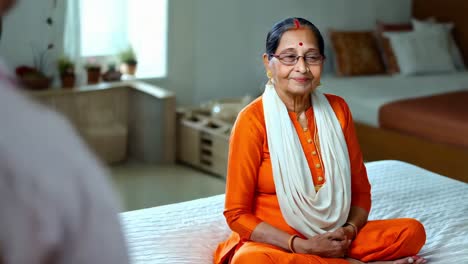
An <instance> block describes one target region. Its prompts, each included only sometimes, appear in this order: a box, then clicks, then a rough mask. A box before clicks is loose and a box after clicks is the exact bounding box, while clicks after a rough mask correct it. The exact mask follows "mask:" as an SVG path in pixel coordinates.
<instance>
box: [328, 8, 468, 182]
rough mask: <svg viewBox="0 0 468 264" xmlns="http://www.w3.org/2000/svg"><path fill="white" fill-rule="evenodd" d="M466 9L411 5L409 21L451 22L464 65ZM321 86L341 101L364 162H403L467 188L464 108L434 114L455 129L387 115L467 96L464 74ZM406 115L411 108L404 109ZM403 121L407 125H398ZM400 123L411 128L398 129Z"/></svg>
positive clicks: (335, 81) (467, 110)
mask: <svg viewBox="0 0 468 264" xmlns="http://www.w3.org/2000/svg"><path fill="white" fill-rule="evenodd" d="M467 8H468V2H467V1H464V0H450V1H438V0H413V10H412V16H413V17H415V18H417V19H421V20H422V19H428V18H433V19H436V20H437V21H438V22H453V23H454V25H455V30H454V31H453V36H454V39H455V42H456V43H457V44H458V47H459V48H460V51H461V55H462V57H463V60H464V61H465V62H468V20H467V16H466V15H465V12H463V11H462V10H467ZM465 64H466V63H465ZM322 80H323V81H322V83H323V88H322V89H323V91H324V92H327V93H332V94H337V95H339V96H342V97H343V98H344V99H345V100H346V101H347V102H348V104H349V106H350V108H351V112H352V114H353V118H354V120H355V126H356V131H357V135H358V139H359V142H360V145H361V148H362V152H363V156H364V159H365V160H367V161H375V160H383V159H398V160H404V161H406V162H409V163H412V164H415V165H418V166H421V167H423V168H425V169H428V170H431V171H434V172H437V173H440V174H443V175H446V176H448V177H452V178H454V179H457V180H461V181H464V182H468V162H466V161H467V160H468V148H467V147H466V145H467V144H468V143H467V142H468V140H467V139H466V137H465V136H464V134H466V133H465V132H463V131H461V128H464V127H468V102H463V101H461V100H458V101H459V104H458V106H457V107H459V108H460V109H461V110H462V111H461V112H460V111H458V110H457V111H456V112H455V110H454V108H453V107H452V106H453V105H449V106H448V107H450V108H452V109H448V108H441V107H440V106H439V108H440V110H441V111H439V112H438V113H436V114H438V115H439V114H440V115H441V116H443V115H445V116H444V117H443V118H441V119H440V120H441V121H440V122H441V123H443V122H446V121H447V120H451V121H454V120H455V119H456V120H455V121H457V122H458V123H456V122H452V123H451V124H450V125H445V124H441V123H440V124H437V126H434V125H431V124H428V123H427V122H426V121H427V120H429V119H432V122H434V116H432V117H430V118H427V119H426V120H423V122H419V121H421V120H420V118H419V117H417V116H416V117H414V116H413V117H411V118H408V115H407V114H404V113H403V112H402V109H399V110H398V111H394V112H393V113H392V112H391V111H389V108H388V107H389V105H392V106H393V107H395V108H393V109H398V108H399V107H400V106H402V105H403V106H405V104H399V105H396V103H399V102H403V101H406V102H405V103H408V102H409V101H411V103H413V101H414V100H419V99H421V98H425V97H427V98H429V99H430V100H426V101H424V102H429V101H431V100H432V99H434V100H432V101H437V102H438V103H440V102H442V101H443V100H444V99H443V97H444V96H445V95H448V94H456V93H459V94H466V93H467V92H468V71H466V70H465V71H459V72H453V73H444V74H430V75H413V76H401V75H373V76H361V77H333V76H328V77H327V76H324V77H323V78H322ZM435 97H438V98H435ZM406 105H408V104H406ZM416 105H419V107H420V108H419V110H418V111H419V112H420V113H423V112H424V110H422V109H424V107H426V109H428V108H430V106H428V105H427V104H426V105H424V103H423V102H422V101H420V102H418V103H416ZM382 107H387V111H386V115H385V116H383V115H382ZM408 109H414V108H412V107H408ZM431 110H433V109H431ZM410 111H411V110H410ZM450 112H451V113H455V114H456V116H457V117H454V116H453V115H450ZM412 113H413V112H412ZM389 116H390V117H392V119H393V122H394V123H393V124H390V123H389V122H386V121H385V120H384V121H382V120H383V118H387V117H389ZM426 117H427V113H426ZM404 118H407V120H403V119H404ZM411 120H414V122H412V121H411ZM416 122H419V123H416ZM403 123H407V124H410V125H413V126H414V127H410V126H403ZM454 123H455V124H454ZM415 124H416V125H415ZM432 124H433V123H432ZM454 127H455V129H456V130H458V131H456V130H455V129H454ZM429 130H431V131H429ZM447 131H449V132H448V133H447ZM453 131H456V133H453ZM436 136H439V137H436ZM457 138H458V139H457Z"/></svg>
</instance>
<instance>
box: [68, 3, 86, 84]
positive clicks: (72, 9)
mask: <svg viewBox="0 0 468 264" xmlns="http://www.w3.org/2000/svg"><path fill="white" fill-rule="evenodd" d="M80 14H81V12H80V1H76V0H68V1H66V3H65V32H64V35H63V37H64V39H63V50H64V54H65V56H67V57H69V58H70V59H71V60H72V61H73V62H75V72H76V74H77V85H80V84H83V83H84V69H83V63H82V60H81V25H80V20H81V19H80V16H81V15H80Z"/></svg>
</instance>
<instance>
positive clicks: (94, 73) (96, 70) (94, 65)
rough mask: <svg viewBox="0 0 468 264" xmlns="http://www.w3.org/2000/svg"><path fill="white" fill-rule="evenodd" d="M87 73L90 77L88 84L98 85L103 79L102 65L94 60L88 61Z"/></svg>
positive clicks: (86, 65)
mask: <svg viewBox="0 0 468 264" xmlns="http://www.w3.org/2000/svg"><path fill="white" fill-rule="evenodd" d="M85 69H86V73H87V75H88V84H97V83H99V79H100V77H101V65H100V64H99V63H98V62H97V61H96V59H94V58H90V59H88V61H87V62H86V64H85Z"/></svg>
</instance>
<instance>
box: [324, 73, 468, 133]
mask: <svg viewBox="0 0 468 264" xmlns="http://www.w3.org/2000/svg"><path fill="white" fill-rule="evenodd" d="M322 84H323V88H321V90H322V91H323V92H325V93H331V94H336V95H339V96H341V97H343V98H344V99H345V100H346V102H347V103H348V105H349V107H350V109H351V112H352V114H353V118H354V120H356V121H359V122H361V123H364V124H367V125H371V126H374V127H378V126H379V120H378V118H379V116H378V114H379V108H380V107H381V106H382V105H384V104H386V103H389V102H393V101H396V100H400V99H405V98H415V97H421V96H427V95H433V94H441V93H446V92H451V91H458V90H468V72H467V71H464V72H455V73H448V74H438V75H419V76H402V75H394V76H389V75H378V76H356V77H326V76H325V77H323V78H322Z"/></svg>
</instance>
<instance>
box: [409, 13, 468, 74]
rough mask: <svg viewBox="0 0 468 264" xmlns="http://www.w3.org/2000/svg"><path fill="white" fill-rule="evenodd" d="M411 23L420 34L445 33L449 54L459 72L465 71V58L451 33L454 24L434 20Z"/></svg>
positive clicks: (415, 20) (413, 20)
mask: <svg viewBox="0 0 468 264" xmlns="http://www.w3.org/2000/svg"><path fill="white" fill-rule="evenodd" d="M411 22H412V24H413V28H414V30H415V31H418V32H422V31H425V32H428V31H432V32H434V31H435V32H444V34H446V35H447V38H448V42H449V52H450V54H451V56H452V59H453V63H454V64H455V67H456V68H457V70H461V71H463V70H465V64H464V63H463V57H462V55H461V52H460V49H459V48H458V46H457V43H456V42H455V40H454V39H453V35H452V33H451V32H452V29H453V23H436V22H435V21H434V20H427V21H422V20H417V19H412V20H411Z"/></svg>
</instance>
